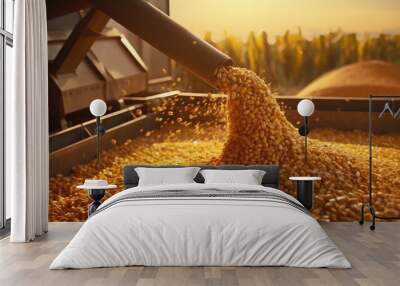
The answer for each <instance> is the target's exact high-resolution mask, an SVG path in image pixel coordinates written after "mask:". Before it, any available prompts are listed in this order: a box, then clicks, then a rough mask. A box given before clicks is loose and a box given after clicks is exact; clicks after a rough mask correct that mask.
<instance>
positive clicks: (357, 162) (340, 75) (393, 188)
mask: <svg viewBox="0 0 400 286" xmlns="http://www.w3.org/2000/svg"><path fill="white" fill-rule="evenodd" d="M304 1H305V0H304ZM304 1H299V2H304ZM156 2H157V1H156ZM161 2H162V1H161ZM185 2H189V1H179V0H175V1H170V4H171V7H170V11H171V16H172V17H173V18H174V19H175V20H177V21H178V22H180V23H181V24H182V25H184V26H186V27H188V29H189V30H193V32H195V33H197V34H198V35H199V36H201V37H203V38H204V40H205V41H207V42H208V43H210V44H211V45H213V46H214V47H216V48H218V49H219V50H221V51H223V52H224V53H226V54H227V55H229V56H230V57H231V58H232V59H233V61H234V63H235V67H226V68H220V69H219V70H217V71H216V77H217V84H216V88H213V87H210V86H208V85H207V84H205V83H204V82H203V81H201V80H200V79H198V78H196V77H195V76H194V75H193V74H191V73H190V72H189V71H187V70H186V69H185V68H184V67H183V66H181V65H180V64H179V63H175V62H173V63H172V65H171V66H168V67H167V66H164V65H165V60H162V61H161V60H160V64H158V65H157V62H154V61H153V62H151V69H153V70H161V71H162V73H163V76H165V77H167V76H172V78H171V80H169V81H161V83H160V84H152V85H149V86H147V92H143V90H140V92H133V91H132V92H126V89H125V88H127V87H131V86H132V85H134V84H135V82H136V83H137V81H136V80H137V79H135V80H134V79H133V77H131V80H130V82H131V84H130V83H129V82H127V81H129V77H126V78H128V80H127V81H126V82H123V83H119V85H118V84H116V85H114V87H115V86H117V91H118V92H115V93H118V94H120V95H121V97H120V98H118V99H119V100H118V99H114V100H110V97H109V98H108V100H107V101H108V105H109V111H108V114H109V115H106V116H105V117H104V118H103V124H104V126H105V127H106V129H107V130H106V134H105V135H104V136H103V139H102V143H103V149H104V150H103V153H102V155H101V160H100V161H97V160H96V158H95V151H94V150H95V132H94V130H95V127H94V122H93V121H90V120H91V119H92V117H91V116H90V114H89V112H88V108H87V107H88V104H86V105H85V106H86V107H85V108H82V109H80V110H73V111H71V112H70V113H68V112H67V111H65V112H64V113H63V116H59V115H57V116H53V117H52V118H53V119H54V118H55V119H54V120H59V122H60V124H55V125H54V126H56V127H55V128H54V130H52V132H51V137H50V146H51V150H50V152H51V155H50V164H51V170H50V172H51V175H52V177H51V180H50V198H49V218H50V221H84V220H86V218H87V206H88V204H89V202H90V200H89V199H88V196H87V193H86V192H85V191H84V190H80V189H77V188H76V186H77V185H80V184H81V183H83V181H84V180H85V179H89V178H99V179H106V180H107V181H108V182H109V183H113V184H116V185H118V188H117V189H115V190H110V191H107V193H106V197H109V196H111V195H112V194H114V193H116V192H119V191H121V190H122V187H123V182H122V167H123V166H124V165H127V164H146V165H164V164H177V165H190V164H246V165H248V164H277V165H279V166H280V168H281V178H280V185H281V189H282V190H283V191H285V192H288V193H290V194H292V195H295V185H294V184H293V182H292V181H290V180H289V177H291V176H319V177H321V178H322V179H321V181H318V182H316V185H315V198H314V206H313V209H312V213H313V215H314V216H315V217H316V218H318V219H319V220H321V221H354V220H359V218H360V208H361V206H362V204H363V203H365V202H367V201H368V199H369V197H368V190H369V145H368V143H369V141H368V138H369V137H368V135H369V133H368V132H369V129H368V128H369V125H368V124H369V108H370V106H369V100H368V99H369V96H370V95H373V96H382V98H381V99H379V98H378V99H376V100H374V104H373V107H372V113H371V118H372V119H371V120H372V121H373V126H374V128H373V130H372V131H373V135H372V136H373V153H374V156H373V159H372V165H373V168H372V188H373V202H374V206H375V210H376V213H377V215H378V216H381V217H398V216H400V176H399V169H400V168H399V167H400V166H399V164H400V128H399V125H398V123H399V122H398V120H400V117H399V112H400V100H399V101H397V100H395V99H387V98H384V97H387V96H400V22H398V23H397V22H393V21H392V19H393V17H394V16H393V15H392V13H394V14H396V13H398V12H399V11H400V6H396V5H397V4H393V1H381V4H374V5H378V6H379V5H380V7H379V8H380V9H379V12H378V11H376V10H375V8H376V7H371V5H372V4H371V3H369V2H370V1H366V2H362V1H358V0H353V1H348V2H349V10H351V9H361V10H362V9H364V10H363V11H364V14H365V15H366V16H364V18H365V19H364V18H362V17H361V16H360V17H361V18H360V19H358V22H357V21H355V22H354V23H352V24H351V23H346V25H344V27H343V28H340V27H339V28H338V27H337V25H336V26H332V25H331V24H330V23H326V24H323V23H322V24H321V25H320V26H321V28H320V30H317V31H315V30H313V29H311V28H310V27H315V26H318V23H319V21H320V20H321V19H320V18H316V19H315V22H314V23H313V24H310V23H309V17H308V20H307V22H306V24H305V25H304V26H302V25H301V22H300V23H299V24H298V25H297V30H296V31H295V32H293V31H291V30H287V29H288V28H291V27H292V25H293V23H292V22H291V21H289V22H287V25H288V26H289V27H285V26H284V25H285V21H283V20H282V21H281V23H280V24H279V25H281V26H282V27H279V26H278V24H276V23H275V22H274V23H275V24H271V30H273V32H269V30H268V26H269V25H268V24H269V23H268V19H267V18H257V17H255V18H256V20H257V23H258V22H260V21H261V22H263V23H264V26H263V27H260V28H259V29H254V30H255V31H252V28H254V27H253V26H251V25H250V24H251V23H250V24H248V23H247V24H242V23H236V24H235V25H230V26H229V28H230V31H229V32H226V30H225V32H223V31H224V29H226V27H225V26H223V25H222V24H221V25H219V24H218V22H215V21H216V20H210V22H211V23H212V24H213V25H214V26H213V27H210V26H209V25H210V23H209V24H204V27H203V26H202V25H201V23H203V22H204V21H206V19H203V22H199V21H201V17H199V19H198V18H197V17H196V16H193V19H188V18H187V15H186V16H185V15H184V14H185V13H184V11H188V9H194V8H193V7H192V8H190V7H189V6H187V5H188V4H187V3H186V4H185ZM190 2H192V1H190ZM193 2H194V3H195V4H193V3H192V4H193V5H194V6H195V8H196V9H198V13H199V14H201V12H202V11H206V10H207V9H208V11H209V10H210V9H211V11H214V10H215V11H214V12H218V9H222V8H223V7H224V6H223V4H221V3H222V2H226V1H220V2H221V3H218V4H213V3H214V2H215V1H208V0H207V1H198V2H197V1H193ZM200 2H201V3H203V4H200ZM238 2H241V1H238ZM243 2H246V1H243ZM262 2H263V4H262V5H261V4H260V5H261V6H262V7H263V8H265V9H267V8H268V3H270V2H271V1H262ZM286 2H287V1H282V4H281V5H288V4H287V3H286ZM311 2H313V1H311ZM314 2H315V3H314ZM314 2H313V3H314V4H315V5H316V6H315V9H316V10H318V11H319V10H320V11H321V13H322V14H323V13H328V11H329V9H330V5H333V2H335V1H330V0H329V1H326V7H320V5H317V4H316V3H318V2H320V1H314ZM331 2H332V3H331ZM257 3H260V2H257ZM285 3H286V4H285ZM292 3H293V2H292ZM364 3H366V4H365V6H364V7H362V5H364ZM270 4H271V3H270ZM213 5H214V6H213ZM226 5H228V4H226ZM232 5H233V6H235V5H239V6H238V7H236V8H235V9H237V10H239V11H241V12H242V13H244V14H246V13H250V15H259V14H257V13H258V12H257V13H256V12H254V10H251V9H250V10H249V11H247V10H246V8H245V7H244V5H243V4H237V3H236V4H232ZM271 5H272V4H271ZM299 5H300V4H299ZM393 5H394V6H395V7H394V6H393ZM272 6H273V7H275V8H273V9H277V10H276V11H275V12H276V13H278V12H279V11H280V10H281V9H280V8H282V7H278V6H279V5H278V6H277V4H276V3H275V4H274V5H272ZM339 6H340V5H339ZM202 7H203V10H202V9H201V8H202ZM297 8H298V9H301V8H300V7H297ZM339 8H341V9H345V8H343V7H339ZM213 9H214V10H213ZM260 9H261V8H260ZM273 9H272V10H273ZM292 9H295V8H292ZM332 9H333V8H332ZM303 10H304V8H303ZM229 11H230V12H229V13H227V16H226V17H239V16H237V14H235V13H234V12H232V11H236V10H234V8H232V7H231V9H230V10H229ZM292 12H293V13H300V11H298V12H295V11H292ZM337 12H338V13H339V12H340V11H337ZM395 12H396V13H395ZM236 13H239V12H237V11H236ZM251 13H255V14H251ZM269 13H272V12H269ZM374 13H375V14H374ZM385 13H386V14H385ZM350 14H351V13H350ZM378 14H379V15H378ZM235 15H236V16H235ZM371 15H373V16H374V17H376V18H374V19H378V18H379V19H381V21H379V23H380V25H381V26H379V27H376V28H375V29H374V27H371V23H369V24H368V25H367V26H366V25H362V24H360V23H361V22H363V21H367V22H368V17H370V16H371ZM221 17H222V16H221ZM260 17H261V16H260ZM203 18H204V17H203ZM296 18H301V17H300V16H298V17H297V15H296ZM248 19H249V22H250V19H251V18H248ZM396 19H397V18H396ZM228 20H229V19H228ZM228 20H226V21H228ZM59 21H60V22H62V21H61V20H59ZM299 21H301V20H299ZM349 21H350V20H349ZM60 22H58V23H60ZM214 22H215V23H214ZM221 23H225V22H224V19H222V20H221ZM382 23H383V24H382ZM385 23H386V26H382V25H384V24H385ZM207 25H208V26H207ZM239 25H240V26H241V27H240V28H237V31H238V34H235V27H238V26H239ZM257 25H258V24H257ZM351 25H353V26H351ZM325 26H326V27H325ZM50 27H51V25H50ZM199 27H203V29H200V28H199ZM362 27H364V28H362ZM345 28H347V30H346V29H345ZM105 29H116V31H119V32H120V33H121V37H123V38H126V39H127V41H129V42H130V43H131V45H132V47H134V48H136V50H137V51H138V54H139V55H141V56H143V55H146V57H147V58H148V55H149V52H148V51H147V52H146V50H143V48H142V50H141V48H140V47H143V45H141V44H138V42H137V41H138V39H137V38H135V36H134V35H133V34H131V33H130V32H129V31H126V30H124V29H122V28H121V27H120V26H118V25H117V24H115V23H110V22H109V23H108V24H107V27H106V28H105ZM246 29H248V30H247V31H246ZM50 33H51V29H50V28H49V34H50ZM103 33H104V31H103ZM193 44H194V45H195V44H196V43H193ZM49 45H50V43H49ZM95 45H96V44H95ZM94 47H96V46H94ZM99 49H100V48H98V49H97V48H93V53H95V54H96V53H98V54H99V55H100V56H98V57H97V58H99V59H100V60H101V56H104V55H106V54H104V53H102V52H101V50H99ZM115 51H116V52H115V53H116V54H115V55H113V56H114V57H116V58H118V53H117V50H115ZM152 52H154V51H152ZM121 53H122V52H121ZM55 54H56V52H55ZM157 58H160V55H157ZM88 60H93V59H92V58H89V59H88ZM115 61H117V60H115ZM86 64H87V63H86ZM109 64H110V65H111V64H112V63H109ZM81 65H82V69H83V65H85V63H82V64H81ZM107 65H108V62H107V60H106V59H104V66H105V68H106V69H107V68H108V66H107ZM149 65H150V64H149ZM115 69H116V67H114V68H113V67H110V68H109V72H110V73H112V72H115ZM78 70H79V67H78ZM132 70H133V69H132ZM153 73H154V72H153ZM115 74H117V73H115ZM84 76H87V74H86V75H82V77H84ZM114 78H115V77H114ZM60 80H65V77H63V78H60ZM121 82H122V81H121ZM56 84H57V81H56ZM124 90H125V92H124ZM132 90H133V89H132ZM178 90H179V92H178ZM91 91H93V90H91ZM76 92H78V91H76ZM50 93H51V91H50ZM71 94H72V93H71ZM71 94H67V95H64V94H61V95H59V98H63V96H71ZM154 94H157V96H153V97H151V95H154ZM143 96H144V97H143ZM146 96H150V97H147V98H146ZM303 98H310V99H312V100H313V102H314V104H315V112H314V114H313V115H312V116H311V117H310V118H309V126H310V133H309V139H308V151H307V155H308V157H307V158H308V159H307V161H305V160H304V152H305V151H304V137H303V136H301V135H300V134H299V127H301V126H302V125H303V118H302V117H301V116H300V115H299V114H298V112H297V104H298V102H299V101H300V100H301V99H303ZM106 99H107V98H106ZM145 99H146V100H145ZM64 106H66V105H65V104H64ZM61 117H62V118H61ZM67 126H69V127H70V128H69V129H65V128H66V127H67ZM365 218H366V219H367V220H369V219H371V214H370V213H366V214H365Z"/></svg>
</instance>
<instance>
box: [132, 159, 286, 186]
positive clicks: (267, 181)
mask: <svg viewBox="0 0 400 286" xmlns="http://www.w3.org/2000/svg"><path fill="white" fill-rule="evenodd" d="M137 167H147V168H179V167H188V166H173V165H163V166H146V165H127V166H125V167H124V188H125V189H128V188H133V187H136V186H137V185H138V182H139V177H138V175H137V173H136V171H135V168H137ZM189 167H193V166H189ZM195 167H200V168H201V169H220V170H246V169H252V170H263V171H265V172H266V173H265V175H264V178H263V180H262V185H263V186H265V187H271V188H275V189H278V188H279V167H278V166H275V165H249V166H244V165H220V166H208V165H207V166H206V165H196V166H195ZM194 180H195V181H196V182H197V183H204V178H203V176H202V175H201V174H200V173H199V174H198V175H197V176H196V178H194Z"/></svg>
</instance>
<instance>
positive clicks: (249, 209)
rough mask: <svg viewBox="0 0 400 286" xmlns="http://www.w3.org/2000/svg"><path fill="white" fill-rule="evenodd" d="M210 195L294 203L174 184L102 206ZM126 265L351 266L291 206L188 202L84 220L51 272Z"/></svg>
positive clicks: (115, 208)
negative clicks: (165, 194)
mask: <svg viewBox="0 0 400 286" xmlns="http://www.w3.org/2000/svg"><path fill="white" fill-rule="evenodd" d="M208 188H215V189H218V190H229V191H232V190H237V191H238V190H246V189H247V190H263V191H265V192H270V193H273V194H280V195H282V194H283V195H284V196H285V197H287V198H290V199H291V200H293V201H296V200H295V199H293V198H292V197H290V196H288V195H286V194H284V193H283V192H281V191H279V190H276V189H272V188H266V187H262V186H254V185H237V184H235V185H231V184H207V185H205V184H180V185H163V186H146V187H136V188H131V189H128V190H125V191H123V192H120V193H118V194H116V195H114V196H113V197H111V198H109V199H108V200H107V201H106V202H105V203H103V204H102V206H103V205H107V204H108V203H110V202H113V201H115V200H117V199H118V198H121V196H124V195H127V194H129V193H130V192H144V191H164V190H199V191H202V190H203V191H204V190H205V189H208ZM296 202H297V201H296ZM102 206H100V208H101V207H102ZM127 265H145V266H194V265H198V266H201V265H203V266H206V265H208V266H211V265H213V266H242V265H243V266H244V265H246V266H293V267H333V268H350V267H351V266H350V263H349V262H348V261H347V259H346V258H345V257H344V255H343V254H342V252H341V251H340V250H338V248H337V247H336V245H335V244H334V243H333V242H332V241H331V239H330V238H329V237H328V236H327V234H326V233H325V232H324V230H323V229H322V228H321V226H320V225H319V224H318V222H317V221H316V220H315V219H314V218H312V217H311V216H310V215H308V214H306V213H304V212H302V211H300V210H299V209H297V208H295V207H293V206H290V205H287V204H282V203H277V202H273V201H265V200H262V199H254V198H252V199H246V198H240V199H237V198H230V197H227V198H204V197H203V198H197V197H196V198H195V197H194V198H182V199H179V198H153V199H147V200H138V201H135V200H133V201H123V202H120V203H117V204H115V205H111V206H110V207H108V208H107V209H104V210H103V211H101V212H99V213H98V214H96V215H94V216H93V217H91V218H90V219H88V221H87V222H86V223H85V224H84V225H83V226H82V227H81V229H80V230H79V232H78V233H77V234H76V235H75V237H74V238H73V239H72V241H71V242H70V243H69V244H68V245H67V246H66V247H65V249H64V250H63V251H62V252H61V253H60V254H59V255H58V256H57V257H56V259H55V260H54V261H53V263H52V264H51V266H50V269H63V268H91V267H113V266H127Z"/></svg>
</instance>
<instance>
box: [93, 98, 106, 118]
mask: <svg viewBox="0 0 400 286" xmlns="http://www.w3.org/2000/svg"><path fill="white" fill-rule="evenodd" d="M106 111H107V104H106V103H105V102H104V101H103V100H101V99H95V100H93V101H92V102H91V103H90V113H91V114H93V116H96V117H100V116H103V115H104V114H105V113H106Z"/></svg>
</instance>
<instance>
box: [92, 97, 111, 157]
mask: <svg viewBox="0 0 400 286" xmlns="http://www.w3.org/2000/svg"><path fill="white" fill-rule="evenodd" d="M106 112H107V104H106V103H105V102H104V101H103V100H101V99H95V100H93V101H92V102H91V103H90V113H91V114H92V115H93V116H95V117H96V134H97V140H96V147H97V150H96V151H97V163H100V154H101V136H103V135H104V133H106V130H105V129H104V127H103V125H101V120H100V119H101V116H103V115H104V114H106Z"/></svg>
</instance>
